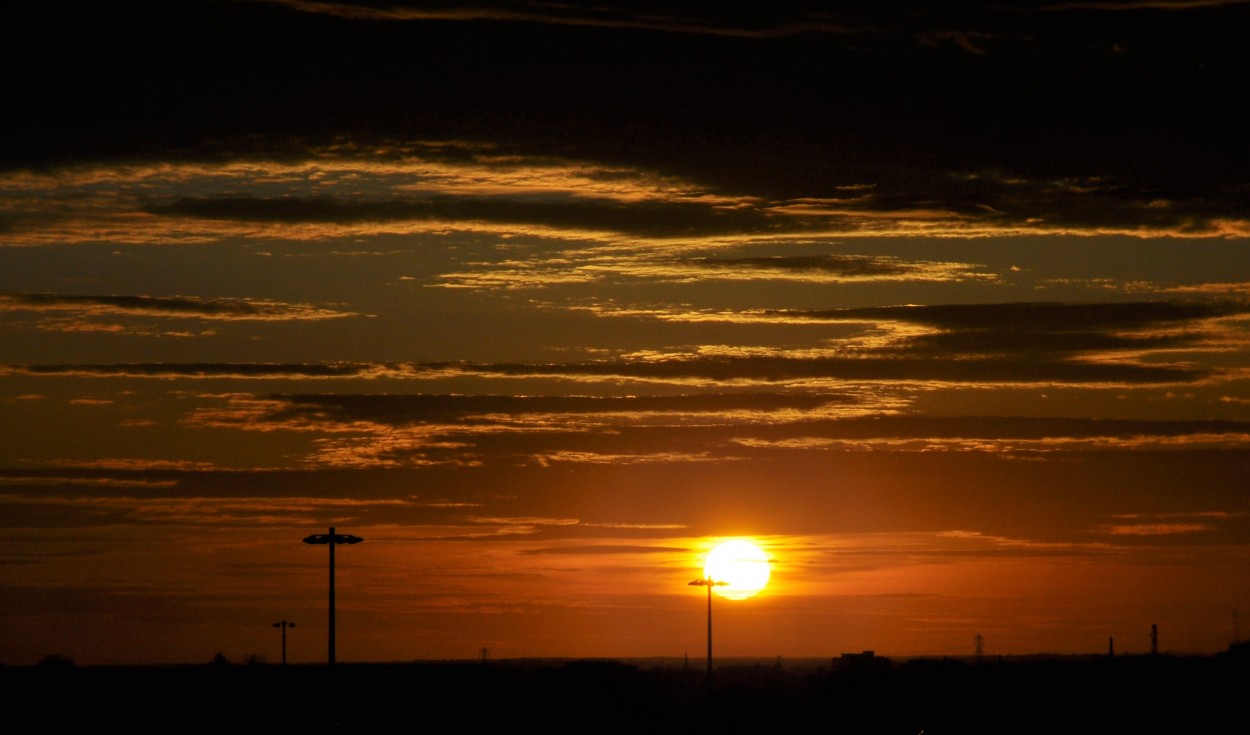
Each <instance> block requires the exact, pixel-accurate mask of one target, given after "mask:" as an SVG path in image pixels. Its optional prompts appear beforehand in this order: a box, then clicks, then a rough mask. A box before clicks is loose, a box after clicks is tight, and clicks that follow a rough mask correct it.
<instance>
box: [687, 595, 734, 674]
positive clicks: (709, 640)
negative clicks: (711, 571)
mask: <svg viewBox="0 0 1250 735" xmlns="http://www.w3.org/2000/svg"><path fill="white" fill-rule="evenodd" d="M727 584H729V583H728V582H721V581H718V580H715V579H712V578H711V577H705V578H703V579H696V580H694V581H693V582H691V583H690V586H691V587H707V683H708V686H711V684H712V588H713V587H720V586H723V585H727Z"/></svg>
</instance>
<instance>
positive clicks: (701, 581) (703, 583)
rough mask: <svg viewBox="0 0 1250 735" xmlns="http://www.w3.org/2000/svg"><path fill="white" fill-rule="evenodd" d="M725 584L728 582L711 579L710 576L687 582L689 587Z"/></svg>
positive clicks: (720, 585)
mask: <svg viewBox="0 0 1250 735" xmlns="http://www.w3.org/2000/svg"><path fill="white" fill-rule="evenodd" d="M727 584H729V583H728V582H722V581H721V580H719V579H712V578H711V577H708V578H707V579H696V580H694V581H693V582H689V583H688V586H690V587H723V586H725V585H727Z"/></svg>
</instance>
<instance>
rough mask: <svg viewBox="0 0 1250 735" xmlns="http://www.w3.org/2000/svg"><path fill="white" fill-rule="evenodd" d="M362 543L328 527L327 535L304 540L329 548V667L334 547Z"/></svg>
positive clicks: (332, 654) (332, 658)
mask: <svg viewBox="0 0 1250 735" xmlns="http://www.w3.org/2000/svg"><path fill="white" fill-rule="evenodd" d="M361 541H364V539H362V538H361V537H359V536H352V535H349V534H346V533H335V532H334V526H330V532H329V533H314V534H313V535H311V536H308V537H306V538H305V539H304V543H306V544H326V545H328V546H329V547H330V653H329V661H330V665H331V666H333V665H334V547H335V546H338V545H339V544H358V543H360V542H361Z"/></svg>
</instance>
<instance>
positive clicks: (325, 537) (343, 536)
mask: <svg viewBox="0 0 1250 735" xmlns="http://www.w3.org/2000/svg"><path fill="white" fill-rule="evenodd" d="M361 541H364V539H362V538H361V537H359V536H352V535H351V534H348V533H335V534H329V533H314V534H313V535H311V536H307V537H305V538H304V543H306V544H331V543H332V544H358V543H360V542H361Z"/></svg>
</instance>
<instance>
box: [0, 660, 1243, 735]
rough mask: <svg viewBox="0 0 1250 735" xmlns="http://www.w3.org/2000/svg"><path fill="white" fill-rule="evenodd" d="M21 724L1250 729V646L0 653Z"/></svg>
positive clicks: (369, 729) (192, 728)
mask: <svg viewBox="0 0 1250 735" xmlns="http://www.w3.org/2000/svg"><path fill="white" fill-rule="evenodd" d="M0 676H3V677H4V680H5V681H4V684H3V686H4V689H3V696H4V701H5V703H6V704H5V709H6V712H5V714H6V715H7V717H6V720H7V721H9V722H10V723H12V722H15V721H16V722H22V723H25V725H26V726H27V729H28V730H29V729H31V728H39V729H44V728H53V729H55V730H57V731H64V729H65V728H66V727H67V726H68V727H74V728H75V729H77V728H84V729H85V728H101V729H104V730H107V731H110V732H112V731H115V730H116V729H117V728H124V729H129V730H131V731H135V730H138V731H145V732H148V731H164V732H183V731H189V732H203V731H206V730H229V731H234V732H267V731H272V732H284V733H285V732H300V733H304V732H313V731H316V730H320V729H336V730H341V731H349V730H350V731H352V732H357V733H361V734H362V735H363V734H364V733H374V732H393V731H411V732H460V731H468V732H475V733H476V732H484V731H485V732H489V731H497V732H502V731H511V730H515V731H520V732H527V733H528V732H535V733H544V732H546V733H552V732H560V733H566V732H576V733H595V732H634V733H698V732H718V733H724V732H758V733H774V732H782V733H789V732H821V731H823V732H837V733H881V734H894V733H898V734H899V735H916V733H920V732H922V731H923V732H924V733H926V735H941V734H942V733H1016V732H1039V733H1040V732H1062V733H1092V732H1111V733H1141V732H1146V733H1155V732H1157V733H1221V732H1250V729H1247V720H1246V717H1245V713H1246V702H1247V701H1250V700H1247V696H1248V695H1250V656H1247V655H1244V654H1242V653H1240V652H1237V653H1231V652H1230V653H1228V654H1221V655H1218V656H1212V657H1174V656H1164V655H1160V656H1121V657H1116V658H1110V657H1107V658H1081V659H1076V658H1048V659H997V658H989V657H987V658H986V659H984V660H977V661H961V660H948V659H943V660H910V661H904V662H890V661H888V660H883V659H880V658H878V659H876V660H874V661H868V662H852V665H845V666H844V665H843V662H841V661H829V662H828V665H826V666H823V667H819V668H790V667H787V666H784V665H775V664H771V663H769V664H752V665H726V666H723V667H719V668H717V670H716V672H715V679H714V681H713V685H712V686H711V687H708V686H706V681H705V679H704V669H703V668H702V667H701V666H695V665H693V663H692V665H691V666H690V667H683V666H643V665H636V664H630V663H618V662H605V661H571V662H528V663H527V662H508V661H500V662H490V663H412V664H370V665H364V664H342V663H340V664H338V665H337V666H335V667H333V668H330V667H326V666H313V665H300V666H288V667H285V668H283V667H280V666H276V665H268V664H262V665H250V666H240V665H204V666H175V667H72V666H60V667H57V666H38V667H0Z"/></svg>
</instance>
